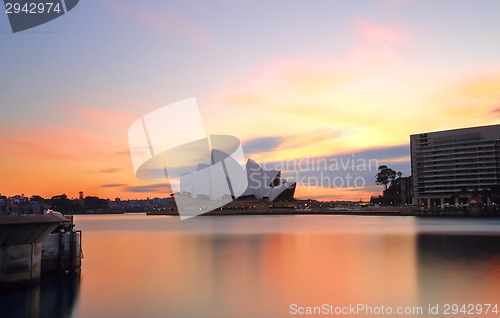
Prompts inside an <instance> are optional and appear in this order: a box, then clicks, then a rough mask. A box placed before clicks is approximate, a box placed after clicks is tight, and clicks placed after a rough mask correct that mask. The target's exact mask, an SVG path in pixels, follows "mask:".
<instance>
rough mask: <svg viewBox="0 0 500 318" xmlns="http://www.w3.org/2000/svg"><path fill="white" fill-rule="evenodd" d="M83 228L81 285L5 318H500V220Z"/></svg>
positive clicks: (29, 295)
mask: <svg viewBox="0 0 500 318" xmlns="http://www.w3.org/2000/svg"><path fill="white" fill-rule="evenodd" d="M76 225H77V228H79V229H82V230H83V250H84V256H85V258H84V260H83V267H82V272H81V275H65V276H62V277H52V278H50V279H46V280H44V282H42V284H41V285H40V286H39V287H37V288H33V289H31V290H24V291H18V292H16V293H11V294H8V295H1V296H0V310H1V312H0V317H82V318H97V317H367V316H371V317H389V316H393V317H417V316H422V317H423V316H433V317H456V316H463V317H500V312H499V313H498V314H497V313H496V312H495V307H494V305H495V304H499V305H498V306H499V307H500V220H498V219H445V218H426V219H423V218H420V219H419V218H414V217H375V216H373V217H367V216H364V217H363V216H360V217H356V216H317V215H315V216H224V217H215V216H211V217H203V216H202V217H195V218H192V219H189V220H185V221H180V220H179V219H178V218H177V217H168V216H145V215H113V216H79V217H77V218H76ZM488 304H491V306H490V307H488ZM429 305H430V306H431V308H436V309H437V310H438V311H437V312H436V311H435V310H434V309H433V310H434V311H433V312H431V313H432V314H429V312H428V311H429ZM436 305H437V306H438V307H436ZM455 305H456V306H455ZM462 305H466V306H465V307H464V306H462ZM479 305H480V306H479ZM349 306H350V308H352V307H356V308H359V311H357V312H353V311H349V312H346V311H345V310H346V309H345V308H349ZM360 306H364V308H365V310H363V309H361V307H360ZM382 306H384V307H383V308H384V309H385V311H382V310H384V309H382ZM471 306H473V307H471ZM307 307H311V308H307ZM314 307H320V308H316V309H315V308H314ZM389 307H390V308H391V310H392V311H393V312H392V314H390V313H388V311H387V310H388V309H387V308H389ZM370 308H371V309H370ZM399 308H401V309H399ZM418 308H421V312H419V311H418V310H419V309H418ZM447 308H448V310H446V309H447ZM472 308H473V309H472ZM487 308H488V312H486V311H487ZM320 309H321V310H323V311H318V310H320ZM327 309H328V311H327ZM462 309H463V310H462ZM308 310H310V311H311V313H314V310H316V315H314V314H307V313H308ZM336 310H337V313H338V314H335V311H336ZM342 310H344V313H342ZM370 310H371V311H370ZM397 310H403V313H400V314H398V313H397V312H396V311H397ZM498 310H499V311H500V308H498ZM302 311H303V312H304V314H299V313H302ZM404 311H406V312H407V313H404ZM377 312H378V313H379V314H377ZM435 313H437V314H435Z"/></svg>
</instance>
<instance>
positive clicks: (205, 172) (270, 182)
mask: <svg viewBox="0 0 500 318" xmlns="http://www.w3.org/2000/svg"><path fill="white" fill-rule="evenodd" d="M224 155H225V154H224V153H222V152H218V151H217V150H214V151H213V152H212V156H211V157H212V160H211V161H212V162H211V163H212V164H211V165H204V164H199V165H198V167H197V169H196V172H194V173H190V174H186V175H183V176H181V178H180V192H178V193H174V198H175V202H174V200H172V202H171V203H170V204H169V205H168V206H167V210H170V211H176V210H177V205H179V206H183V208H184V209H185V208H186V206H192V207H193V208H198V207H200V205H203V209H204V210H205V209H206V207H207V206H208V207H209V206H211V205H213V209H206V210H210V211H214V212H220V211H228V210H229V211H234V210H240V211H256V212H265V211H268V210H269V209H270V208H272V206H275V205H276V206H279V205H280V204H281V205H282V204H283V203H285V202H289V201H293V200H294V198H293V195H294V193H295V187H296V183H295V182H287V180H285V179H283V178H281V171H278V170H269V169H263V168H262V167H261V166H260V165H259V164H258V163H257V162H255V161H254V160H252V159H248V161H247V163H246V165H238V164H234V161H231V164H233V166H231V165H228V163H229V162H226V164H225V165H223V166H222V167H221V173H219V174H214V173H213V171H212V170H210V169H209V168H213V167H215V166H216V164H217V163H218V162H222V161H221V160H220V159H217V157H218V156H219V157H220V156H224ZM226 156H227V155H226ZM240 169H241V170H240ZM241 173H244V174H245V177H244V178H239V177H235V176H238V174H239V175H240V176H241ZM221 175H222V176H223V178H221V177H220V176H221ZM224 200H225V204H224V205H223V206H220V203H219V202H221V201H222V202H224Z"/></svg>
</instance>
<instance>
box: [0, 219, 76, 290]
mask: <svg viewBox="0 0 500 318" xmlns="http://www.w3.org/2000/svg"><path fill="white" fill-rule="evenodd" d="M56 229H57V233H52V232H53V231H54V230H56ZM51 233H52V234H51ZM80 244H81V233H80V232H79V231H75V230H73V229H72V222H71V221H70V220H69V219H67V218H65V217H64V216H62V215H60V214H56V213H54V214H40V215H8V216H0V291H1V290H4V289H10V288H14V287H17V286H22V285H28V284H32V283H36V282H38V281H39V280H40V276H41V274H42V272H43V271H54V270H58V269H59V270H66V269H76V268H79V267H80V264H81V245H80Z"/></svg>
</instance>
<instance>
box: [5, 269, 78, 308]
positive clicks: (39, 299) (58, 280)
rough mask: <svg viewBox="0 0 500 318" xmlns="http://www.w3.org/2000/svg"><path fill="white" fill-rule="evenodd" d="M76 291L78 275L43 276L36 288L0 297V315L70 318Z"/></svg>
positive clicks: (8, 293) (16, 291) (6, 293)
mask: <svg viewBox="0 0 500 318" xmlns="http://www.w3.org/2000/svg"><path fill="white" fill-rule="evenodd" d="M79 289H80V273H79V272H76V273H75V272H73V273H66V274H52V275H47V274H44V275H43V276H42V279H41V281H40V284H39V285H36V286H33V287H31V288H24V289H20V290H15V291H11V292H5V293H2V294H0V313H1V315H0V316H1V317H16V318H17V317H19V318H23V317H30V318H31V317H51V318H52V317H54V318H66V317H70V316H71V314H72V312H73V310H74V306H75V303H76V300H77V298H78V292H79Z"/></svg>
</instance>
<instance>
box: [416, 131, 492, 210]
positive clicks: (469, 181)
mask: <svg viewBox="0 0 500 318" xmlns="http://www.w3.org/2000/svg"><path fill="white" fill-rule="evenodd" d="M410 148H411V172H412V178H413V197H414V199H413V204H419V205H425V206H426V207H428V208H431V207H433V206H437V205H440V206H441V207H443V205H444V204H445V203H450V204H454V203H458V202H459V201H461V200H462V201H463V200H464V199H465V197H466V196H467V194H466V193H465V191H463V189H467V190H468V191H474V190H478V191H481V190H483V189H491V188H492V187H493V186H497V185H500V125H492V126H481V127H471V128H462V129H453V130H446V131H438V132H429V133H422V134H415V135H411V136H410Z"/></svg>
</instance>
